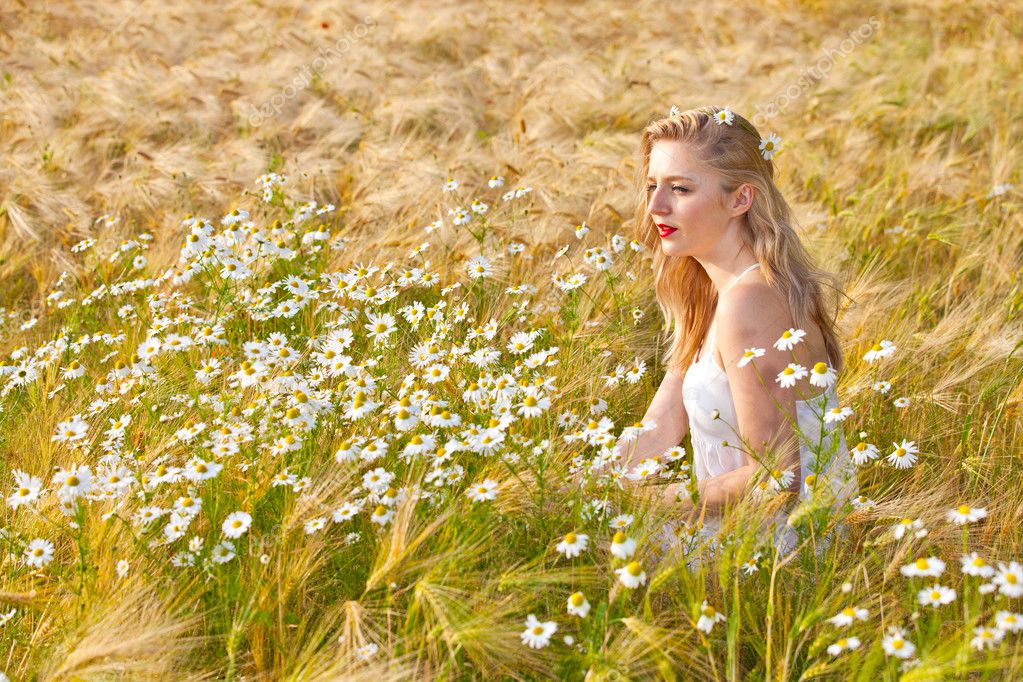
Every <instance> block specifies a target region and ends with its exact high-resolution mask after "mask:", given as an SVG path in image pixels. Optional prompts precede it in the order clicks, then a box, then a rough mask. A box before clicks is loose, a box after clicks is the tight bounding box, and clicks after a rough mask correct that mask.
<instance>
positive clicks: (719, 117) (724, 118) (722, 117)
mask: <svg viewBox="0 0 1023 682" xmlns="http://www.w3.org/2000/svg"><path fill="white" fill-rule="evenodd" d="M734 120H735V114H734V113H733V112H732V110H731V109H729V108H728V107H725V108H724V109H722V110H721V111H718V112H716V113H715V114H714V121H715V122H716V123H717V124H718V125H722V124H725V125H732V121H734ZM762 148H763V147H761V149H762Z"/></svg>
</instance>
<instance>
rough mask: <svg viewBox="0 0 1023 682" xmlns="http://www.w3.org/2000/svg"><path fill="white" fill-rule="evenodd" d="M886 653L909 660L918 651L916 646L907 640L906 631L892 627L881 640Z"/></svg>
mask: <svg viewBox="0 0 1023 682" xmlns="http://www.w3.org/2000/svg"><path fill="white" fill-rule="evenodd" d="M881 646H882V647H883V648H884V652H885V653H886V654H888V655H889V656H895V657H896V658H909V657H910V656H912V655H913V653H914V652H915V651H916V645H915V644H913V643H912V642H910V641H909V640H908V639H906V631H905V630H903V629H902V628H900V627H892V628H890V629H889V631H888V634H886V635H885V636H884V639H882V640H881Z"/></svg>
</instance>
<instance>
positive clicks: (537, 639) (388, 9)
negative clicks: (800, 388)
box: [0, 0, 1023, 680]
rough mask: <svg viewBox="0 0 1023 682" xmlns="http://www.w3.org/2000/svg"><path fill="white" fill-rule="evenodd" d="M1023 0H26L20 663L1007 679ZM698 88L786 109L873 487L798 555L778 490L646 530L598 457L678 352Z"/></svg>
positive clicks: (14, 585) (3, 208)
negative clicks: (677, 235) (685, 114)
mask: <svg viewBox="0 0 1023 682" xmlns="http://www.w3.org/2000/svg"><path fill="white" fill-rule="evenodd" d="M1021 33H1023V12H1021V8H1020V6H1019V4H1018V3H960V2H955V3H953V2H946V3H935V2H928V3H924V2H892V3H883V4H882V5H879V6H877V7H870V6H869V3H862V2H836V3H817V2H804V3H767V4H764V5H762V6H760V7H759V8H758V9H744V8H740V7H737V6H735V5H734V4H733V3H722V2H710V3H699V4H698V5H690V4H686V3H669V4H665V3H653V2H633V3H614V2H587V3H585V4H583V3H537V4H534V5H524V4H518V5H516V6H514V7H513V6H509V5H505V4H504V3H496V2H495V3H478V4H455V3H423V4H419V5H415V4H409V3H370V2H366V3H360V2H349V3H326V2H265V1H253V2H232V1H228V2H225V3H212V2H210V3H192V4H186V3H169V4H165V3H161V2H156V1H155V0H142V1H140V2H134V1H113V2H67V1H63V0H61V1H56V0H55V1H53V2H46V3H34V2H23V1H22V0H14V1H13V2H6V3H4V4H3V5H2V6H0V55H2V60H0V71H2V73H0V154H2V159H3V161H2V164H0V202H2V203H0V240H2V245H0V249H2V253H0V298H2V301H0V305H2V306H3V316H2V319H3V322H2V327H0V355H2V357H3V361H2V364H0V368H2V369H0V373H2V376H0V385H2V388H0V443H2V448H3V459H2V465H0V481H2V485H3V497H4V502H3V504H2V508H0V528H2V531H0V671H5V672H6V675H7V676H8V677H9V678H10V679H11V680H35V679H38V680H58V679H60V680H65V679H66V680H71V679H75V680H83V679H104V680H108V679H132V680H135V679H159V680H192V679H195V680H198V679H230V680H242V679H245V680H280V679H289V680H328V679H341V678H344V679H373V680H380V679H410V678H418V679H435V678H437V679H462V678H475V679H485V678H486V679H497V678H516V679H540V678H548V677H558V678H565V679H582V678H584V677H588V679H594V680H626V679H651V678H668V679H679V680H690V679H721V680H724V679H761V680H763V679H772V680H773V679H785V680H788V679H793V680H795V679H842V680H845V679H867V680H876V679H879V678H880V679H897V678H899V677H900V676H901V677H902V678H903V679H948V678H951V677H956V676H958V677H961V678H963V679H965V678H970V679H1013V678H1017V677H1018V676H1019V675H1020V674H1021V673H1023V670H1021V668H1023V659H1021V658H1020V653H1021V648H1020V634H1019V631H1018V630H1019V629H1020V627H1023V615H1021V612H1023V604H1021V595H1023V566H1021V565H1020V564H1019V563H1015V562H1018V561H1021V560H1023V552H1021V545H1020V542H1021V539H1023V532H1021V529H1020V525H1021V518H1023V517H1021V514H1020V511H1019V510H1020V509H1021V505H1023V485H1021V482H1023V463H1021V460H1020V456H1021V440H1023V439H1021V430H1020V401H1021V398H1023V389H1021V383H1020V379H1021V374H1023V362H1021V361H1020V359H1019V356H1020V353H1019V345H1020V339H1021V338H1023V334H1021V326H1023V325H1021V322H1023V318H1021V308H1023V285H1021V281H1020V267H1021V260H1023V252H1021V247H1023V224H1021V220H1020V191H1019V182H1020V177H1019V175H1020V131H1021V121H1020V118H1021V112H1023V86H1021V85H1020V83H1021V82H1023V81H1021V79H1020V73H1019V65H1020V63H1021V62H1023V49H1021V37H1023V36H1021ZM850 36H852V37H850ZM843 41H845V42H844V43H843ZM810 70H814V72H815V73H816V76H814V75H813V74H810ZM808 74H810V75H808ZM707 104H711V105H720V106H725V105H729V106H730V107H731V108H732V110H734V111H736V112H739V113H741V114H743V115H744V116H746V117H747V118H749V119H750V120H752V121H753V122H754V123H755V124H756V125H757V126H758V129H759V131H760V132H761V134H763V135H766V134H767V133H769V132H774V133H776V134H777V135H779V136H780V138H781V140H782V142H781V146H780V150H779V152H778V153H777V155H776V156H775V158H774V161H775V165H776V168H777V176H776V181H777V183H778V185H779V187H780V188H781V190H782V192H783V194H784V195H785V196H786V197H787V198H788V199H789V201H790V202H791V204H792V206H793V207H794V209H795V211H796V214H797V216H798V217H799V221H800V225H801V236H802V238H803V239H804V241H805V244H806V245H807V247H808V249H809V250H810V252H811V253H812V254H813V255H814V257H815V258H816V259H817V262H818V264H819V265H821V266H822V267H824V268H826V269H829V270H831V271H833V272H834V273H835V274H836V275H837V276H838V278H839V280H840V281H841V282H842V283H843V285H844V287H845V294H846V296H845V297H844V298H843V300H842V306H841V310H840V312H839V318H838V322H839V325H840V329H841V334H842V339H843V351H844V353H845V358H846V362H847V367H846V370H845V371H844V372H843V373H842V374H841V375H840V377H839V379H838V394H839V398H840V403H841V405H842V406H843V407H849V408H850V409H851V410H852V414H851V415H850V416H848V417H847V418H845V420H844V421H843V422H842V423H841V426H842V428H843V429H844V433H845V438H846V441H847V443H848V445H849V446H850V448H857V447H858V448H859V449H858V450H857V452H858V456H859V457H860V459H861V460H862V462H863V463H862V464H861V465H860V466H859V468H858V478H859V485H860V489H861V492H862V493H863V496H862V497H861V498H858V499H857V500H855V501H854V502H855V503H854V504H853V505H851V508H849V509H848V516H847V517H846V519H845V520H846V523H847V524H848V527H849V528H850V530H851V532H850V533H849V534H848V535H847V536H846V537H844V538H843V539H842V540H841V541H839V542H836V543H833V544H832V545H829V546H827V547H824V546H822V545H818V544H817V542H816V539H815V537H814V536H812V535H807V534H806V533H804V535H803V536H801V537H805V538H806V542H805V543H803V545H802V547H801V549H800V550H798V551H797V552H796V553H794V554H793V555H790V556H782V555H780V554H778V553H776V552H775V551H774V548H773V547H772V546H771V544H770V542H769V538H768V534H767V533H765V532H762V530H761V529H759V528H758V525H757V524H756V523H754V521H757V520H758V519H761V518H763V513H764V508H765V505H763V504H762V503H761V504H760V505H757V504H749V503H743V504H742V505H739V506H738V507H736V509H735V510H734V511H733V513H732V514H731V516H730V521H728V522H726V524H725V528H724V531H725V533H723V535H722V537H721V538H719V539H718V540H719V541H718V542H717V549H716V550H715V549H713V548H712V547H710V545H712V544H713V541H712V540H711V539H710V538H706V537H704V536H703V534H701V533H700V532H699V531H698V530H697V529H696V528H693V529H692V530H693V534H692V535H691V536H687V544H684V546H683V545H682V544H680V545H679V546H678V547H676V548H675V549H674V550H673V551H670V552H668V553H666V554H659V553H658V546H659V545H658V542H657V540H656V533H657V532H658V530H659V529H660V528H661V527H662V525H663V524H664V522H665V520H666V519H667V518H668V517H670V511H665V510H663V509H657V508H654V507H652V506H651V505H650V504H649V503H648V501H647V499H646V497H645V496H644V495H643V494H641V493H637V492H635V488H634V487H632V486H625V487H624V489H623V488H622V487H620V486H619V485H617V484H616V483H615V482H614V481H613V480H610V478H609V477H608V468H604V469H603V470H602V472H603V473H602V474H601V473H599V472H592V473H591V474H585V472H587V471H589V470H590V463H591V462H592V461H593V460H594V458H596V459H597V460H598V461H599V460H600V459H601V458H605V457H607V456H608V453H609V452H610V449H611V448H612V447H613V446H615V445H616V442H619V439H622V440H621V443H620V444H622V447H623V448H624V447H625V445H624V443H625V442H626V441H628V439H629V438H630V436H631V435H635V433H636V432H638V431H641V430H642V429H643V428H645V427H646V426H649V424H638V422H640V420H641V419H642V418H643V416H644V412H645V410H646V407H647V405H648V404H649V402H650V399H651V398H652V396H653V394H654V391H655V390H656V388H657V386H658V385H659V384H660V381H661V378H662V377H663V375H664V366H663V362H662V360H663V354H664V351H665V350H666V344H665V342H664V341H665V339H664V337H663V336H662V335H661V332H662V329H663V319H662V318H661V317H660V312H659V310H658V308H657V305H656V302H655V300H654V297H653V281H652V272H651V270H650V264H651V254H650V253H649V252H645V251H643V250H642V249H641V248H639V244H638V242H637V241H635V240H636V239H637V235H636V234H635V232H634V228H635V225H634V220H633V215H634V211H635V208H636V206H637V202H638V201H640V190H639V182H638V178H637V170H638V168H637V161H638V143H639V134H640V131H641V130H642V128H643V127H644V125H645V124H646V123H648V122H649V121H651V120H653V119H655V118H659V117H661V116H664V115H666V114H667V113H668V110H669V108H670V107H671V106H672V105H676V106H679V107H680V108H682V109H686V108H690V107H696V106H701V105H707ZM285 178H286V179H285ZM479 257H482V258H479ZM782 331H784V330H782V329H779V330H778V332H779V334H780V333H781V332H782ZM882 341H886V342H888V343H887V344H882ZM871 349H874V350H875V351H878V350H883V353H882V356H881V357H878V358H875V357H874V355H868V352H869V351H871ZM768 352H779V351H776V350H774V349H768ZM865 356H867V357H865ZM623 436H624V438H623ZM637 442H641V441H637ZM906 442H911V443H913V444H914V445H915V448H916V449H917V450H918V452H917V453H916V459H915V462H913V463H912V465H911V466H906V467H903V466H900V464H901V463H902V462H904V461H906V460H903V459H901V458H900V456H899V455H893V456H890V455H892V453H893V452H895V451H896V450H897V448H898V447H899V444H902V443H906ZM861 444H862V445H861ZM868 444H869V445H868ZM680 445H681V446H682V448H681V449H676V450H674V451H670V452H668V453H660V452H651V453H647V454H649V455H650V456H658V457H659V461H660V463H661V465H662V469H661V470H660V471H657V472H656V473H655V474H654V475H653V477H652V478H654V479H660V480H663V481H665V482H668V481H677V480H682V481H686V480H688V472H689V464H688V463H689V462H690V461H691V456H692V453H691V449H690V447H689V442H688V437H687V438H686V439H685V440H684V441H683V442H682V443H681V444H680ZM854 454H856V453H853V452H849V451H846V452H842V453H838V456H841V457H852V456H854ZM676 455H683V456H681V457H676ZM868 455H872V457H871V456H868ZM907 459H912V457H909V458H907ZM893 462H897V463H898V464H895V463H893ZM602 476H603V478H602ZM619 477H620V475H619ZM576 478H587V479H588V483H587V484H586V485H581V484H576V483H575V482H574V481H575V480H576ZM689 482H690V487H692V484H693V483H694V482H693V481H691V480H690V481H689ZM778 504H781V505H786V504H789V505H790V506H789V507H786V508H789V509H791V508H792V507H791V504H790V502H789V501H788V500H783V499H781V498H778V499H777V500H772V501H771V503H770V504H769V505H766V506H771V505H775V506H776V505H778ZM953 510H956V511H955V513H954V514H953V515H952V516H950V515H949V513H950V511H953ZM964 510H965V511H964ZM984 512H986V515H985V514H984ZM793 516H794V517H796V516H799V515H798V514H794V515H793ZM956 516H958V517H961V518H960V520H965V519H967V518H969V519H976V520H974V521H969V522H967V523H965V524H963V523H957V522H956V521H954V520H953V518H954V517H956ZM804 517H805V518H813V519H816V520H817V521H820V522H822V523H824V524H830V523H833V522H834V521H835V520H836V519H829V518H827V517H826V514H825V517H823V518H822V517H821V512H819V511H818V512H808V513H806V514H803V515H802V516H799V518H800V519H804V520H805V518H804ZM794 523H795V524H796V528H798V529H804V530H805V528H806V527H808V526H806V525H805V524H804V521H803V520H799V519H795V520H794ZM619 531H620V532H621V533H622V536H624V539H626V540H631V541H634V542H635V550H634V553H633V554H632V555H631V556H627V557H625V558H622V557H623V556H624V555H626V554H628V552H624V551H622V549H623V548H622V546H623V545H624V546H625V547H626V548H627V547H628V545H630V544H631V543H629V542H618V543H616V544H615V547H614V548H612V539H613V538H614V536H615V534H616V532H619ZM729 532H730V535H729V534H728V533H729ZM801 532H802V530H801ZM569 534H572V535H573V536H574V538H568V539H567V540H566V536H568V535H569ZM581 536H586V538H585V539H581ZM622 539H623V538H622V537H621V536H620V537H619V540H622ZM566 546H578V547H580V548H581V551H579V553H578V555H576V556H572V557H569V556H567V555H566V550H565V547H566ZM559 547H560V549H559ZM612 549H615V553H612ZM711 552H713V553H711ZM572 553H573V552H571V551H569V552H567V554H572ZM973 553H976V554H973ZM701 556H702V557H703V558H702V560H700V557H701ZM964 556H965V557H966V558H965V559H964V558H963V557H964ZM633 562H634V563H633ZM630 568H631V569H632V571H631V572H630ZM623 569H624V570H623ZM939 569H940V570H939ZM916 573H924V574H930V575H915V574H916ZM637 574H640V575H637ZM907 574H908V575H907ZM630 576H631V577H632V578H636V580H630ZM640 576H641V577H642V580H641V581H640V583H641V584H639V585H638V586H636V587H628V586H627V585H626V583H627V582H628V583H634V582H636V581H638V580H639V578H640ZM938 588H941V589H938ZM577 593H578V596H574V595H577ZM932 593H933V594H936V595H938V596H935V597H933V598H934V599H936V600H937V601H939V602H943V603H938V604H937V605H931V604H928V603H924V602H926V601H928V600H929V599H930V598H931V597H930V595H931V594H932ZM949 595H950V596H949ZM585 605H588V607H587V606H585ZM570 606H571V607H572V611H574V613H570V612H569V607H570ZM582 613H585V615H579V614H582ZM718 616H720V618H719V617H718ZM527 619H529V623H528V626H527ZM530 643H531V644H533V645H534V646H529V644H530ZM2 677H3V676H0V679H2Z"/></svg>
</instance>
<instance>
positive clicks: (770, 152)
mask: <svg viewBox="0 0 1023 682" xmlns="http://www.w3.org/2000/svg"><path fill="white" fill-rule="evenodd" d="M779 144H781V138H780V137H778V136H777V135H776V134H774V133H768V134H767V137H762V138H760V154H761V155H762V156H763V157H764V160H765V161H770V160H771V159H772V158H774V155H775V154H776V153H777V152H778V145H779Z"/></svg>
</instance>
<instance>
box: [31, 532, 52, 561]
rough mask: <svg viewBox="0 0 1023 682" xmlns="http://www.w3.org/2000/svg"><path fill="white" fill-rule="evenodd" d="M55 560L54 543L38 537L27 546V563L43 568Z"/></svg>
mask: <svg viewBox="0 0 1023 682" xmlns="http://www.w3.org/2000/svg"><path fill="white" fill-rule="evenodd" d="M51 560H53V543H52V542H50V541H49V540H44V539H42V538H36V539H35V540H32V541H31V542H29V543H28V545H27V546H26V547H25V563H26V564H27V565H29V566H32V567H33V568H42V567H43V566H45V565H46V564H48V563H50V561H51Z"/></svg>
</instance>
